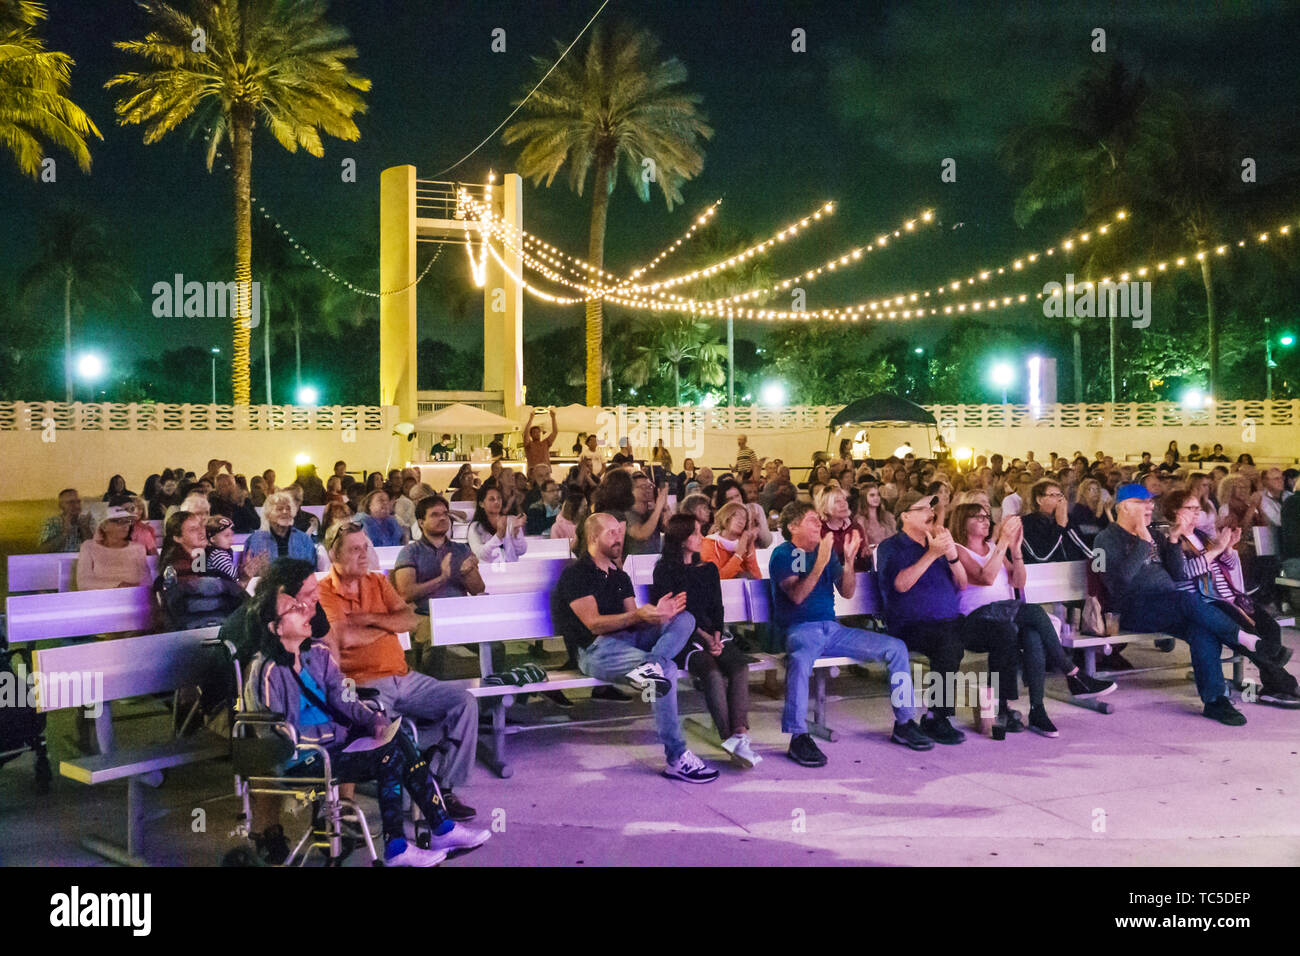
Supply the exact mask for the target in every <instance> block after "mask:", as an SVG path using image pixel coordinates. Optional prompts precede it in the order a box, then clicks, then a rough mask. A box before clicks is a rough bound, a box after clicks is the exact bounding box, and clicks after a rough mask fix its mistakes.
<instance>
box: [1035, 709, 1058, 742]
mask: <svg viewBox="0 0 1300 956" xmlns="http://www.w3.org/2000/svg"><path fill="white" fill-rule="evenodd" d="M1029 729H1030V730H1032V731H1033V732H1034V733H1036V734H1042V735H1043V736H1044V737H1059V736H1061V732H1060V731H1059V730H1057V729H1056V724H1054V723H1052V721H1051V719H1050V718H1049V717H1048V716H1047V711H1045V710H1043V709H1042V708H1041V707H1031V708H1029Z"/></svg>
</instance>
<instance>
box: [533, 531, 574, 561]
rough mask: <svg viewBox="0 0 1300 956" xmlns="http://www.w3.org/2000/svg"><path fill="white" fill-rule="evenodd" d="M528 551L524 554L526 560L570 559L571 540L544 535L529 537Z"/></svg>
mask: <svg viewBox="0 0 1300 956" xmlns="http://www.w3.org/2000/svg"><path fill="white" fill-rule="evenodd" d="M527 540H528V550H527V551H525V552H524V553H523V556H522V557H523V558H524V559H530V558H531V559H536V558H541V559H546V558H567V557H569V539H568V538H551V537H546V536H544V535H535V534H530V535H528V539H527Z"/></svg>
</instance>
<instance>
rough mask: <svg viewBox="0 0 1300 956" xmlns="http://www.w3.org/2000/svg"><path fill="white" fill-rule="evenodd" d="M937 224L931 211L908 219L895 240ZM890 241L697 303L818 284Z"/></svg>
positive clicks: (720, 302)
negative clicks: (757, 286) (763, 285)
mask: <svg viewBox="0 0 1300 956" xmlns="http://www.w3.org/2000/svg"><path fill="white" fill-rule="evenodd" d="M933 221H934V212H933V211H932V210H929V209H927V210H926V211H925V212H923V213H921V215H919V216H917V217H916V218H915V219H908V220H907V221H906V222H904V223H903V224H902V225H901V226H899V227H898V228H897V229H895V230H894V231H893V233H892V236H893V238H895V239H898V238H901V237H902V236H904V235H906V234H907V233H910V232H915V231H916V226H917V223H918V222H919V223H922V224H927V223H930V222H933ZM889 238H890V235H888V234H887V235H882V236H878V237H877V238H876V240H875V241H874V242H871V243H868V244H867V245H865V246H858V247H857V248H855V249H850V250H849V251H848V252H846V253H843V254H842V255H838V256H832V257H831V258H830V259H827V260H826V262H825V263H823V264H822V265H820V266H818V267H817V268H815V269H809V270H808V271H806V272H801V273H799V274H797V275H793V276H790V277H789V278H787V279H783V280H778V281H776V282H774V283H773V284H772V285H770V286H768V287H767V288H765V289H750V290H749V291H747V292H739V293H736V294H735V295H729V296H723V297H722V298H718V299H705V300H698V301H696V303H695V304H696V305H697V306H699V305H731V304H733V303H736V302H748V301H749V300H751V299H757V298H758V297H759V296H764V295H771V294H773V293H776V292H781V291H783V290H785V289H789V288H790V287H791V286H793V285H795V284H796V283H798V284H804V283H811V282H815V281H817V280H818V279H820V278H821V277H822V276H823V275H825V274H827V273H829V272H834V271H836V270H837V269H839V268H841V267H844V266H851V265H853V264H854V263H856V262H860V261H861V260H862V257H863V256H864V255H866V254H867V253H869V252H873V251H875V250H877V249H883V248H885V246H886V244H887V243H888V242H889ZM668 298H671V299H673V300H675V301H686V300H685V299H683V298H682V297H681V296H677V295H669V296H668Z"/></svg>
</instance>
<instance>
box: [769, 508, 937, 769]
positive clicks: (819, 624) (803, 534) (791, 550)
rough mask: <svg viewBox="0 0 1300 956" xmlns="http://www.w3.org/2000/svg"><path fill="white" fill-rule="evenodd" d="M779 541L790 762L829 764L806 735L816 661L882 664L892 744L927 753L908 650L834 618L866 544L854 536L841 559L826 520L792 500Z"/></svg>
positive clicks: (850, 590)
mask: <svg viewBox="0 0 1300 956" xmlns="http://www.w3.org/2000/svg"><path fill="white" fill-rule="evenodd" d="M781 535H782V537H784V538H785V541H783V542H782V543H781V544H779V545H777V546H776V547H775V548H773V549H772V557H771V558H770V559H769V561H768V572H769V573H768V576H769V577H770V578H771V579H772V617H773V620H774V622H775V624H776V626H777V627H778V628H779V629H781V630H783V631H784V632H785V639H786V654H787V656H786V677H785V710H784V711H782V713H781V730H782V731H783V732H785V733H787V734H791V735H792V736H791V737H790V749H789V751H788V752H787V753H788V756H789V757H790V759H791V760H793V761H794V762H795V763H797V764H799V765H800V766H803V767H824V766H826V755H825V754H823V753H822V752H821V750H820V749H819V748H818V746H817V744H815V743H814V742H813V739H812V735H811V734H809V733H808V723H807V711H808V678H809V677H810V676H811V674H812V666H813V663H814V662H815V661H816V660H817V658H819V657H827V656H829V657H851V658H853V659H854V660H859V661H881V660H883V661H885V663H886V664H887V665H888V667H889V687H890V700H891V701H892V702H893V705H894V732H893V734H892V735H891V736H890V739H891V740H892V741H894V743H897V744H902V745H903V746H905V747H911V748H912V749H913V750H930V749H931V748H932V747H934V743H933V742H932V741H931V740H930V739H929V738H928V737H926V736H925V734H923V733H921V729H920V728H919V727H918V726H917V725H916V709H915V708H914V707H913V706H912V703H913V699H914V698H913V690H912V675H911V674H910V673H908V657H907V648H906V647H905V646H904V645H903V642H902V641H900V640H898V639H897V638H895V637H890V636H889V635H888V634H876V633H873V632H871V631H863V630H860V629H858V628H856V627H845V626H844V625H843V624H841V623H840V622H839V621H837V620H836V619H835V589H836V588H839V591H840V593H841V594H842V595H844V596H845V597H846V598H851V597H853V594H854V591H855V590H856V587H857V577H856V576H855V575H854V573H853V560H854V558H856V557H857V554H858V549H859V548H860V547H861V546H862V538H861V536H860V535H859V534H858V532H857V531H854V532H853V533H852V534H851V535H850V536H849V537H848V539H847V540H846V541H845V542H844V561H843V562H841V561H840V559H839V558H837V557H836V556H835V551H834V537H833V536H832V535H830V534H827V535H823V534H822V521H821V517H820V516H819V515H818V514H817V512H816V511H815V510H814V509H813V507H812V505H810V504H808V503H807V502H805V501H793V502H791V503H790V504H788V505H786V506H785V508H783V509H782V511H781Z"/></svg>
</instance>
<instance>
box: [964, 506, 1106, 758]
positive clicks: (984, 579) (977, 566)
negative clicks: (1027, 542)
mask: <svg viewBox="0 0 1300 956" xmlns="http://www.w3.org/2000/svg"><path fill="white" fill-rule="evenodd" d="M992 522H993V516H992V515H991V514H990V513H989V511H988V509H987V508H985V507H984V506H983V505H978V504H965V505H958V506H957V507H956V508H954V509H953V512H952V520H951V523H950V526H949V530H950V531H951V532H952V537H953V540H954V541H955V542H956V544H957V557H958V559H959V560H960V561H961V564H962V568H963V569H965V571H966V580H967V582H968V583H967V586H966V587H965V588H963V589H962V590H961V591H960V592H959V594H958V608H959V610H960V611H961V613H962V614H963V615H967V614H973V615H976V616H978V617H985V618H991V619H994V620H997V621H1002V622H1005V623H1006V624H1007V625H1008V626H1011V627H1014V628H1015V630H1016V634H1017V636H1018V638H1019V640H1020V672H1021V673H1022V674H1023V675H1024V678H1025V685H1026V686H1027V687H1028V689H1029V729H1030V730H1032V731H1034V732H1035V733H1039V734H1042V735H1043V736H1044V737H1057V736H1060V734H1059V732H1058V731H1057V729H1056V726H1055V725H1054V724H1053V723H1052V721H1051V719H1050V718H1048V716H1047V709H1046V708H1045V707H1044V706H1043V690H1044V684H1045V681H1046V671H1047V665H1049V664H1050V665H1051V667H1052V669H1053V670H1055V671H1060V672H1061V673H1063V674H1065V675H1066V678H1065V681H1066V684H1068V685H1069V688H1070V693H1071V694H1073V695H1074V696H1076V697H1100V696H1101V695H1103V694H1107V693H1110V691H1112V690H1114V689H1115V685H1114V683H1112V682H1110V681H1100V680H1097V679H1095V678H1091V677H1088V676H1087V675H1086V674H1083V673H1082V672H1081V671H1080V670H1079V668H1078V667H1076V666H1075V665H1074V663H1073V662H1072V661H1071V660H1070V658H1069V657H1067V656H1066V653H1065V650H1064V648H1062V647H1061V642H1060V640H1059V639H1058V638H1057V636H1056V629H1055V628H1054V627H1053V626H1052V621H1051V619H1050V618H1049V617H1048V616H1047V612H1046V611H1044V610H1043V609H1042V608H1041V607H1039V606H1038V605H1037V604H1026V603H1024V602H1023V601H1020V600H1017V599H1016V597H1015V593H1014V591H1013V590H1012V589H1013V588H1019V587H1023V586H1024V583H1025V561H1024V558H1023V557H1022V555H1021V548H1020V545H1021V541H1022V539H1023V536H1024V531H1023V529H1022V528H1021V526H1020V519H1019V518H1017V517H1014V516H1012V517H1010V518H1008V519H1006V521H1004V522H1003V523H1002V526H1001V527H1000V528H998V533H997V535H996V537H995V536H994V535H993V534H992V533H991V531H992ZM999 696H1000V695H999ZM1002 708H1003V712H1002V713H1001V714H1000V715H999V716H1000V718H1001V719H1002V720H1003V722H1004V724H1005V726H1006V729H1007V731H1008V732H1011V733H1017V732H1019V731H1021V730H1024V729H1025V725H1024V724H1023V723H1022V722H1021V720H1020V715H1019V714H1018V713H1017V712H1016V711H1014V710H1012V709H1011V708H1010V707H1009V706H1008V705H1007V704H1006V703H1005V702H1004V703H1003V704H1002Z"/></svg>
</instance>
